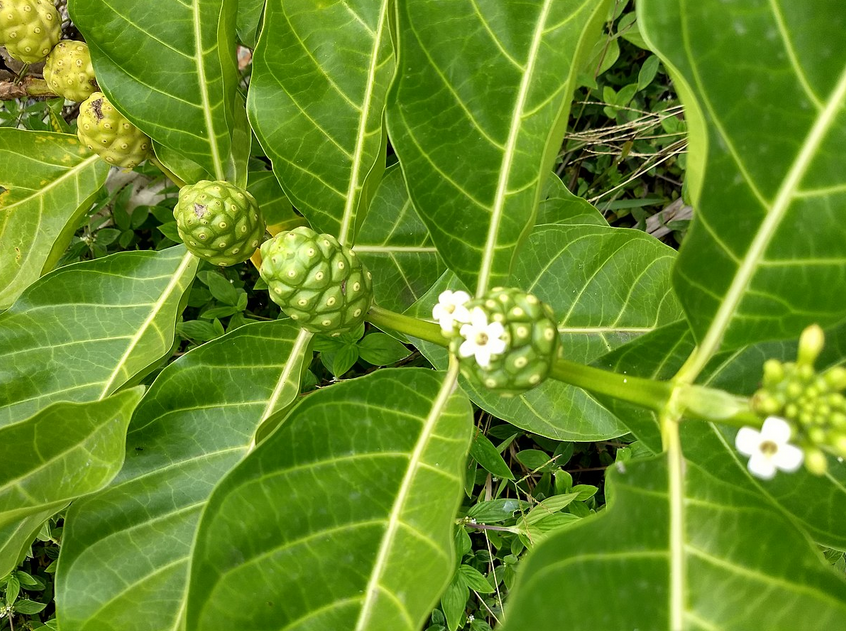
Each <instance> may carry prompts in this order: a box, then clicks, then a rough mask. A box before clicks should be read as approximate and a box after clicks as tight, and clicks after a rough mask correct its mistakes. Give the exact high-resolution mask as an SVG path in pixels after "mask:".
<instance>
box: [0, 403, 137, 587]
mask: <svg viewBox="0 0 846 631" xmlns="http://www.w3.org/2000/svg"><path fill="white" fill-rule="evenodd" d="M141 394H142V391H141V390H140V389H139V388H136V389H133V390H126V391H124V392H121V393H119V394H116V395H114V396H112V397H109V398H107V399H104V400H102V401H96V402H93V403H82V404H80V403H57V404H55V405H51V406H50V407H48V408H46V409H44V410H43V411H41V412H40V413H38V414H36V415H35V416H33V417H31V418H29V419H27V420H25V421H21V422H19V423H16V424H13V425H8V426H6V427H3V428H2V429H0V463H2V464H3V466H2V468H0V541H3V544H2V545H0V576H4V575H5V574H7V573H8V572H9V571H11V570H12V569H13V568H14V567H15V566H16V565H17V564H18V562H20V560H21V559H22V557H23V555H24V553H25V551H26V550H27V549H28V548H29V544H30V543H31V542H32V539H33V538H34V536H35V533H36V532H37V531H38V530H39V529H40V527H41V524H42V523H43V522H44V520H45V519H47V518H49V517H50V516H51V515H53V513H55V512H57V511H59V510H61V509H62V508H63V507H64V506H65V505H67V503H68V502H69V501H71V500H73V499H75V498H77V497H80V496H82V495H85V494H88V493H92V492H94V491H97V490H99V489H101V488H102V487H103V486H105V485H106V484H108V483H109V482H110V481H111V479H112V478H113V477H114V476H115V475H116V474H117V472H118V471H119V470H120V467H121V464H122V463H123V454H124V442H125V437H126V426H127V425H128V424H129V419H130V417H131V416H132V410H133V409H134V408H135V405H136V404H137V403H138V401H139V400H140V398H141ZM57 427H61V431H56V428H57Z"/></svg>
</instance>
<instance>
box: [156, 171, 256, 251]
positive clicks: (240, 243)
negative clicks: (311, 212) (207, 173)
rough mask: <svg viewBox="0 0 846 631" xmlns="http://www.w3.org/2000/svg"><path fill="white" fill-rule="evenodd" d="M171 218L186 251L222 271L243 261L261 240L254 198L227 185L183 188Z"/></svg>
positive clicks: (207, 184) (205, 184) (215, 183)
mask: <svg viewBox="0 0 846 631" xmlns="http://www.w3.org/2000/svg"><path fill="white" fill-rule="evenodd" d="M173 217H174V218H175V219H176V228H177V230H178V231H179V236H180V237H182V240H183V241H184V242H185V245H186V247H187V248H188V249H189V250H190V251H191V252H193V253H194V254H196V255H197V256H199V257H200V258H204V259H206V260H207V261H209V262H210V263H214V264H215V265H220V266H221V267H228V266H229V265H235V264H236V263H242V262H244V261H246V260H247V259H248V258H250V257H251V256H252V255H253V253H254V252H255V251H256V249H258V246H259V243H261V240H262V237H263V236H264V229H265V223H264V218H263V217H262V214H261V209H260V208H259V205H258V202H256V199H255V197H253V196H252V195H250V193H248V192H247V191H245V190H242V189H240V188H238V187H237V186H235V185H233V184H229V183H228V182H209V181H207V180H203V181H201V182H197V183H196V184H192V185H190V186H183V187H182V189H181V190H180V191H179V201H178V202H177V204H176V207H175V208H174V209H173Z"/></svg>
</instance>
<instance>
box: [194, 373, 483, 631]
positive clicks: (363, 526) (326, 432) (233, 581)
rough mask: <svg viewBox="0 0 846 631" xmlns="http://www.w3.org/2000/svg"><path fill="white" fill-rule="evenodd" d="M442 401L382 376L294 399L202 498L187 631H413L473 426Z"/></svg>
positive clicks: (436, 392) (399, 376)
mask: <svg viewBox="0 0 846 631" xmlns="http://www.w3.org/2000/svg"><path fill="white" fill-rule="evenodd" d="M453 389H454V377H452V378H450V377H447V379H446V381H445V380H444V376H443V374H442V373H435V372H433V371H430V370H423V369H411V368H409V369H386V370H380V371H378V372H376V373H373V374H372V375H369V376H367V377H363V378H360V379H354V380H350V381H344V382H342V383H340V384H337V385H334V386H332V387H330V388H325V389H322V390H318V391H317V392H315V393H313V394H310V395H309V396H308V397H306V398H305V399H304V400H303V401H302V402H301V403H300V404H299V405H298V406H297V407H296V408H294V409H293V411H292V412H291V413H290V415H289V416H288V418H287V419H286V420H285V422H284V423H283V424H282V425H281V426H280V427H279V429H277V431H276V432H275V433H274V434H273V435H272V436H270V438H268V440H267V441H266V442H264V443H262V444H260V445H259V446H258V448H257V449H256V450H255V451H254V452H253V453H251V454H250V456H249V457H248V458H247V459H245V460H244V462H243V463H241V464H240V465H239V466H238V467H237V468H236V469H235V470H234V471H233V472H232V473H231V474H230V475H229V476H228V477H227V478H226V479H225V480H224V481H223V482H222V483H221V484H220V485H218V487H217V489H216V490H215V492H214V494H213V495H212V499H211V501H210V503H209V505H208V507H207V509H206V511H205V513H204V515H203V519H202V522H201V525H200V532H199V535H198V538H197V543H196V546H195V552H194V557H193V561H192V566H191V587H190V594H189V602H188V617H187V627H188V628H190V629H195V630H196V631H211V630H212V629H227V630H228V629H232V628H233V625H234V626H239V627H240V626H243V627H245V628H251V629H253V628H255V629H258V628H282V627H285V626H290V627H291V628H294V627H296V626H302V625H303V624H306V625H307V626H308V627H310V628H315V629H316V628H326V629H359V630H365V629H366V630H368V631H378V630H382V629H384V630H386V631H387V630H391V631H396V630H397V629H403V630H406V631H417V629H419V628H420V627H421V626H422V624H423V621H424V619H425V618H426V617H427V616H428V615H429V614H430V613H431V609H432V606H433V605H434V604H435V602H436V601H437V599H438V597H439V595H440V593H441V590H442V589H443V588H444V587H445V585H446V583H447V581H448V580H449V579H450V577H451V575H452V573H453V571H454V568H455V559H454V551H453V529H454V518H455V510H456V508H457V507H458V501H459V498H460V495H461V489H462V473H463V464H464V456H465V454H466V450H467V446H468V443H469V440H470V431H471V420H472V415H471V409H470V405H469V402H468V401H467V399H466V398H465V397H464V396H463V395H462V394H461V393H460V391H458V392H453ZM386 401H390V405H389V406H388V405H385V402H386ZM400 410H401V412H400ZM274 507H276V508H275V509H274ZM280 511H284V513H280ZM283 514H284V517H283ZM221 594H225V597H223V598H221V597H220V595H221ZM294 594H299V596H298V597H292V596H293V595H294ZM257 602H258V603H261V606H259V607H256V606H254V605H255V603H257Z"/></svg>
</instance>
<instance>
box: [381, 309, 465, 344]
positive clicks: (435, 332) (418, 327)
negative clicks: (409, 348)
mask: <svg viewBox="0 0 846 631" xmlns="http://www.w3.org/2000/svg"><path fill="white" fill-rule="evenodd" d="M367 319H368V321H370V322H371V323H373V324H375V325H376V326H378V327H379V328H380V329H382V328H388V329H391V330H393V331H398V332H400V333H404V334H405V335H409V336H411V337H416V338H418V339H421V340H425V341H427V342H432V343H433V344H438V345H439V346H444V347H447V346H449V340H447V338H445V337H444V336H443V334H442V333H441V327H439V326H438V325H437V324H433V323H431V322H424V321H423V320H418V319H417V318H412V317H410V316H407V315H403V314H401V313H394V312H393V311H388V310H387V309H382V308H381V307H377V306H375V305H374V306H373V307H371V308H370V311H369V312H368V314H367Z"/></svg>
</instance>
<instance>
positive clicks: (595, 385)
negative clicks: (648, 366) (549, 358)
mask: <svg viewBox="0 0 846 631" xmlns="http://www.w3.org/2000/svg"><path fill="white" fill-rule="evenodd" d="M550 376H551V377H552V378H553V379H558V380H559V381H563V382H564V383H569V384H570V385H573V386H578V387H579V388H584V389H585V390H588V391H590V392H593V393H594V394H600V395H606V396H610V397H614V398H615V399H620V400H621V401H627V402H629V403H634V404H635V405H640V406H642V407H646V408H650V409H652V410H656V411H657V410H660V409H661V408H663V407H664V405H665V404H666V403H667V400H668V399H669V397H670V394H671V392H672V387H671V386H670V384H668V383H666V382H664V381H653V380H651V379H642V378H640V377H632V376H630V375H621V374H620V373H616V372H610V371H608V370H601V369H599V368H593V367H591V366H584V365H582V364H577V363H575V362H571V361H567V360H565V359H559V360H557V361H556V362H555V364H554V365H553V367H552V372H551V373H550Z"/></svg>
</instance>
